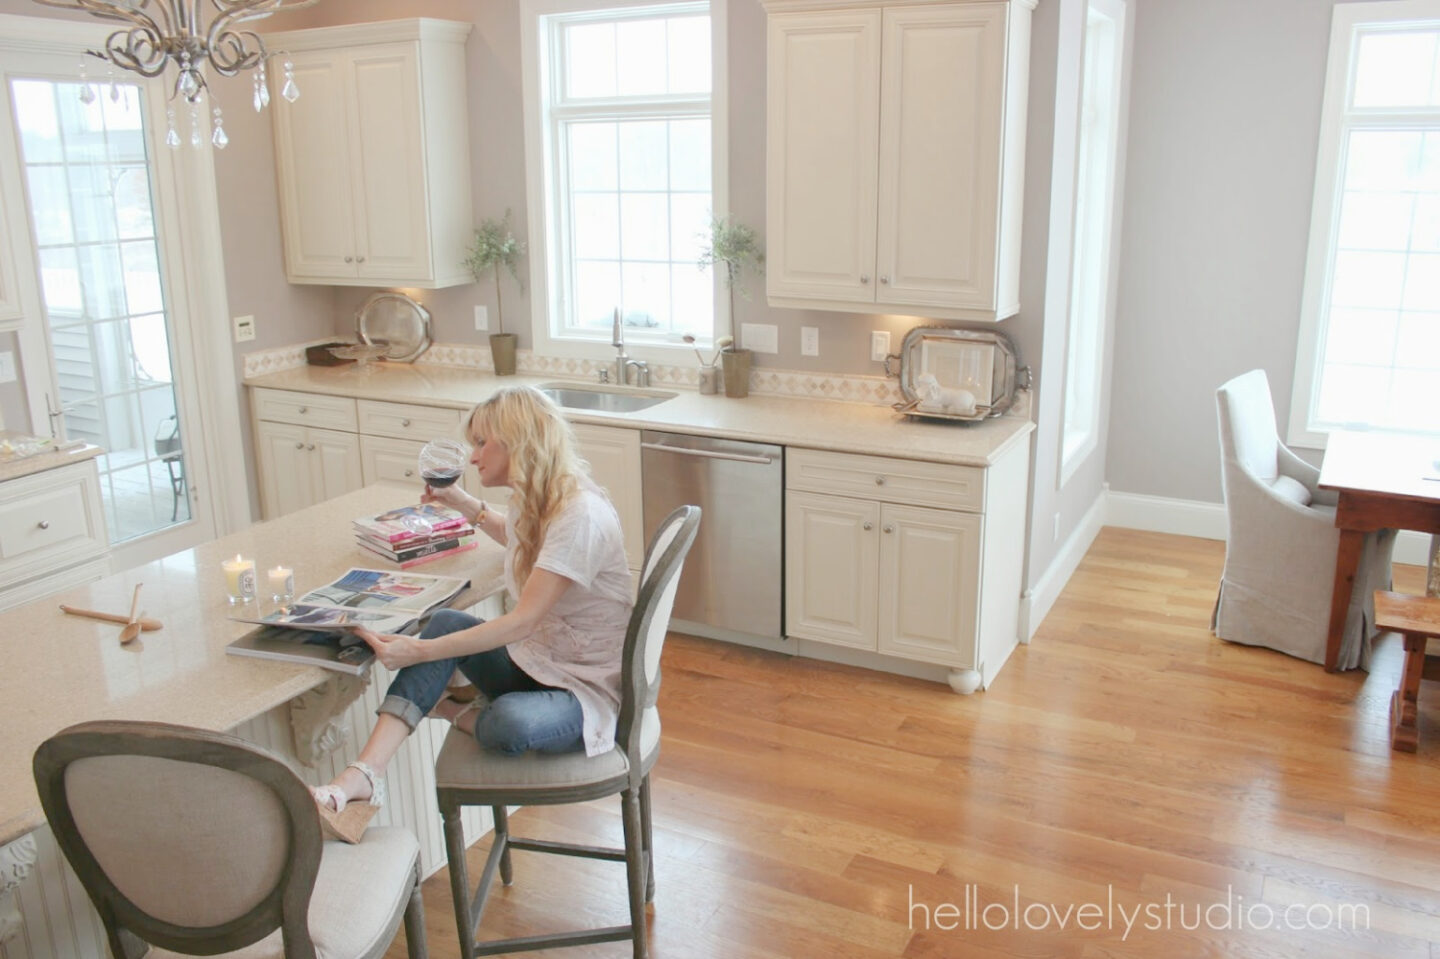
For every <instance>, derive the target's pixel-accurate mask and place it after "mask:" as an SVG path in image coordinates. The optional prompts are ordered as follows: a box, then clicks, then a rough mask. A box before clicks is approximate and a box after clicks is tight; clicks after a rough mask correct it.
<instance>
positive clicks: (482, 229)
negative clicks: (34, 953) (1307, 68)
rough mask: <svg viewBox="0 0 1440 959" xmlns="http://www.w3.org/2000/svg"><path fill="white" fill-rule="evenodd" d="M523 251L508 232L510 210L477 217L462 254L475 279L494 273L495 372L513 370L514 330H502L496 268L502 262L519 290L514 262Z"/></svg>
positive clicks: (502, 373) (492, 348)
mask: <svg viewBox="0 0 1440 959" xmlns="http://www.w3.org/2000/svg"><path fill="white" fill-rule="evenodd" d="M524 255H525V243H524V241H522V240H519V239H517V238H516V237H515V234H514V233H511V232H510V211H509V210H506V211H505V216H504V217H503V218H502V219H499V220H495V219H486V220H481V221H480V225H479V226H478V227H476V228H475V239H474V240H472V241H471V243H470V250H469V252H468V255H467V256H466V257H465V265H466V266H468V267H469V268H470V273H471V275H473V276H474V277H475V279H476V280H477V281H478V280H481V279H484V278H485V275H486V274H487V273H489V274H492V275H493V276H494V277H495V330H496V332H494V333H491V334H490V357H491V359H492V360H493V361H494V364H495V373H496V375H497V376H509V375H512V374H514V372H515V342H516V337H515V334H514V333H506V332H505V313H504V308H503V305H502V303H501V297H500V268H501V267H502V266H503V267H504V268H505V269H506V270H508V271H509V273H510V275H511V276H512V277H514V278H515V285H516V286H518V287H519V288H520V292H521V293H524V292H525V284H524V283H523V282H522V281H521V279H520V270H519V267H518V264H519V262H520V257H522V256H524Z"/></svg>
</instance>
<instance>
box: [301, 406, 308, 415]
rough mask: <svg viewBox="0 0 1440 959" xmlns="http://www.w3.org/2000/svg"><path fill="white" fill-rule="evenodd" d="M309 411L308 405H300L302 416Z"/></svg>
mask: <svg viewBox="0 0 1440 959" xmlns="http://www.w3.org/2000/svg"><path fill="white" fill-rule="evenodd" d="M308 412H310V407H308V406H302V407H300V415H301V416H304V415H305V414H306V413H308Z"/></svg>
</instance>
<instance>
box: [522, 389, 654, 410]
mask: <svg viewBox="0 0 1440 959" xmlns="http://www.w3.org/2000/svg"><path fill="white" fill-rule="evenodd" d="M539 389H540V392H542V393H544V394H545V395H546V396H548V397H550V398H551V399H552V400H554V401H555V402H556V403H559V404H560V405H561V406H563V407H565V408H566V409H569V410H594V411H595V412H597V413H636V412H639V411H640V410H648V409H649V408H650V407H652V406H655V405H656V404H657V403H663V402H665V401H666V400H672V399H674V398H675V396H676V395H677V394H675V393H654V392H651V393H647V392H643V391H639V390H625V391H624V392H621V391H619V390H602V389H597V388H595V387H592V386H576V385H575V384H573V383H546V384H545V385H544V386H541V387H540V388H539Z"/></svg>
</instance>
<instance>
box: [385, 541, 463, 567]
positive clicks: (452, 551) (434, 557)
mask: <svg viewBox="0 0 1440 959" xmlns="http://www.w3.org/2000/svg"><path fill="white" fill-rule="evenodd" d="M475 546H476V544H475V543H466V544H465V545H463V546H456V547H455V548H454V549H447V550H445V551H443V552H440V553H431V554H430V555H429V556H421V557H420V558H419V559H411V560H406V561H405V562H403V563H401V564H400V568H401V569H409V568H410V567H411V566H419V565H420V564H421V563H429V562H431V561H432V560H437V559H440V558H441V557H443V556H453V555H454V554H456V553H463V552H465V551H467V550H472V549H474V548H475Z"/></svg>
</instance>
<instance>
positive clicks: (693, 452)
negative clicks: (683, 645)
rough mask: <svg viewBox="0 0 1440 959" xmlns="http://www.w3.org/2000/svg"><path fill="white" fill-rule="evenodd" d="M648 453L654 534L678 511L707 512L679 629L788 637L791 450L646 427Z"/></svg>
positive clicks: (681, 596)
mask: <svg viewBox="0 0 1440 959" xmlns="http://www.w3.org/2000/svg"><path fill="white" fill-rule="evenodd" d="M640 452H641V465H642V476H643V479H642V483H643V487H644V500H645V528H646V529H647V530H653V529H656V528H658V527H659V525H660V521H661V520H663V519H664V518H665V517H666V516H668V515H669V514H670V511H671V510H673V509H674V508H675V507H677V506H681V505H684V504H687V503H690V504H694V505H696V506H699V507H700V509H701V510H703V514H702V516H701V518H700V532H699V535H697V536H696V537H695V545H694V546H692V547H691V548H690V555H689V556H688V557H687V558H686V560H685V571H684V572H683V573H682V574H681V576H680V585H679V588H678V589H677V591H676V594H675V609H674V612H673V614H672V616H671V619H672V625H673V626H674V627H675V628H676V629H679V630H681V631H682V632H683V631H684V630H685V624H686V623H694V624H699V625H701V626H705V627H712V628H714V629H718V630H732V631H735V632H740V633H748V634H750V635H752V636H763V637H766V638H770V639H779V638H781V636H782V635H783V632H782V622H781V610H782V606H781V596H782V593H781V587H782V583H781V577H782V576H783V575H784V566H783V563H782V553H781V543H782V542H783V541H784V537H785V526H784V523H783V521H782V516H781V509H782V505H783V503H784V492H785V481H784V465H783V464H784V450H783V448H782V447H779V446H771V445H768V444H765V443H744V442H741V441H739V440H726V439H716V438H714V437H708V436H689V435H683V434H679V433H660V432H656V431H654V430H645V431H643V432H642V433H641V434H640ZM674 620H680V621H682V622H673V621H674ZM695 631H696V632H700V633H701V634H704V633H705V630H695Z"/></svg>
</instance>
